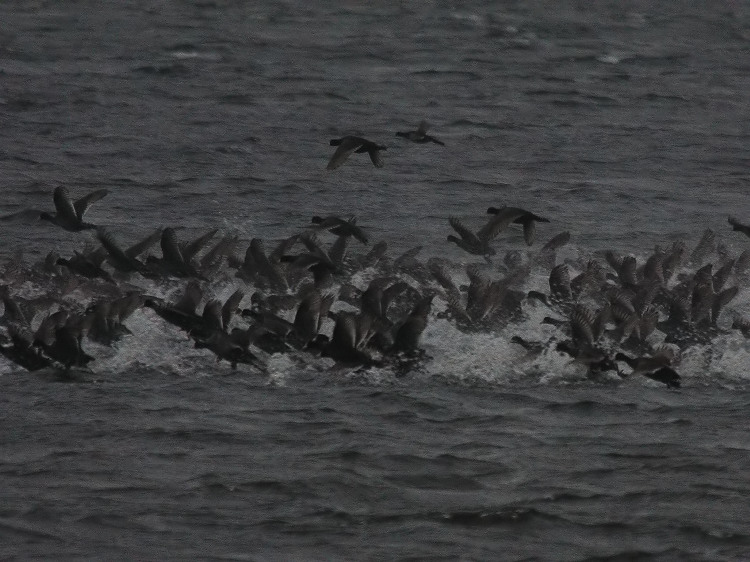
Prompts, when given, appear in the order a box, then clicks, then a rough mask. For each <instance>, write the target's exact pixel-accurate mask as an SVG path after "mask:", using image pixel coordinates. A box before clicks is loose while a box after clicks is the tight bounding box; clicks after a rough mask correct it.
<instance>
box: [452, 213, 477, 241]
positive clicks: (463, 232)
mask: <svg viewBox="0 0 750 562" xmlns="http://www.w3.org/2000/svg"><path fill="white" fill-rule="evenodd" d="M448 223H449V224H450V225H451V227H452V228H453V230H455V231H456V232H457V233H458V235H459V236H460V237H461V238H462V239H464V240H465V241H466V242H469V243H470V244H477V245H479V244H480V241H479V238H478V237H477V235H476V234H474V233H473V232H472V231H471V230H469V229H468V228H466V227H465V226H464V225H463V224H462V223H461V221H460V220H458V219H457V218H455V217H451V218H449V219H448Z"/></svg>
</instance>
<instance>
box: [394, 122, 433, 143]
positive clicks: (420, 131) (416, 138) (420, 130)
mask: <svg viewBox="0 0 750 562" xmlns="http://www.w3.org/2000/svg"><path fill="white" fill-rule="evenodd" d="M427 127H428V125H427V122H426V121H422V122H421V123H420V124H419V127H417V130H416V131H406V132H403V133H402V132H398V133H396V136H397V137H403V138H405V139H407V140H410V141H412V142H417V143H420V144H425V143H428V142H434V143H435V144H439V145H440V146H445V143H444V142H443V141H440V140H438V139H436V138H435V137H431V136H430V135H428V134H427Z"/></svg>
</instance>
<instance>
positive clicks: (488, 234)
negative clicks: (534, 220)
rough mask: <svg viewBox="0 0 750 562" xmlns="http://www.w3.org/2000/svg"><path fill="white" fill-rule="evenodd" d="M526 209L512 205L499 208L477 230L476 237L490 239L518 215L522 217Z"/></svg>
mask: <svg viewBox="0 0 750 562" xmlns="http://www.w3.org/2000/svg"><path fill="white" fill-rule="evenodd" d="M525 213H526V211H524V210H523V209H516V208H513V207H505V208H504V209H500V210H499V211H498V213H497V214H496V215H493V216H492V217H491V218H490V220H489V221H488V222H487V224H485V225H484V226H483V227H482V228H480V229H479V232H477V238H479V239H480V240H484V241H487V242H488V241H490V240H492V239H493V238H495V237H496V236H497V235H498V234H500V233H501V232H502V231H503V230H505V229H506V228H508V225H509V224H510V223H512V222H513V221H514V220H516V219H517V218H519V217H522V216H523V215H524V214H525Z"/></svg>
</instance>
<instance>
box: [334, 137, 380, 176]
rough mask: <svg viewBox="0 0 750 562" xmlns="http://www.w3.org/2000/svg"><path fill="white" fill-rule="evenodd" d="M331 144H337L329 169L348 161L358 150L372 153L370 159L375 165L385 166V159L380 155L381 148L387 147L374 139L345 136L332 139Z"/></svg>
mask: <svg viewBox="0 0 750 562" xmlns="http://www.w3.org/2000/svg"><path fill="white" fill-rule="evenodd" d="M331 146H337V147H338V148H337V149H336V152H334V153H333V156H331V159H330V160H329V161H328V166H326V168H327V169H328V170H335V169H336V168H338V167H339V166H341V164H343V163H344V162H346V160H347V158H349V156H351V155H352V153H354V152H356V153H357V154H362V153H363V152H367V153H368V154H369V155H370V160H372V163H373V164H375V167H377V168H382V167H383V159H382V158H381V157H380V151H381V150H387V147H385V146H380V145H379V144H376V143H374V142H372V141H369V140H367V139H363V138H362V137H353V136H345V137H341V138H340V139H331Z"/></svg>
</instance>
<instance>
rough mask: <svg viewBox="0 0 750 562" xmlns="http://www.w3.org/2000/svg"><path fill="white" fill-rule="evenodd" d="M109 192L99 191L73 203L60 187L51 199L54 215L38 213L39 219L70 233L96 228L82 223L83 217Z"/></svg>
mask: <svg viewBox="0 0 750 562" xmlns="http://www.w3.org/2000/svg"><path fill="white" fill-rule="evenodd" d="M107 193H109V191H107V190H106V189H99V190H97V191H94V192H93V193H89V194H88V195H86V196H84V197H81V198H80V199H78V200H77V201H76V202H75V203H74V202H73V201H72V200H71V199H70V195H69V194H68V189H67V188H66V187H65V186H63V185H60V186H58V187H57V188H56V189H55V193H54V195H53V199H54V202H55V209H56V211H57V212H55V213H40V214H39V218H40V219H42V220H46V221H49V222H51V223H52V224H56V225H57V226H59V227H62V228H64V229H65V230H69V231H71V232H79V231H81V230H86V229H93V228H96V225H94V224H91V223H88V222H83V217H84V215H85V214H86V211H87V210H88V208H89V207H90V206H91V205H93V204H94V203H96V202H97V201H99V199H101V198H102V197H104V196H105V195H107Z"/></svg>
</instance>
